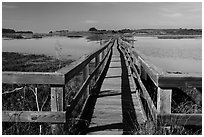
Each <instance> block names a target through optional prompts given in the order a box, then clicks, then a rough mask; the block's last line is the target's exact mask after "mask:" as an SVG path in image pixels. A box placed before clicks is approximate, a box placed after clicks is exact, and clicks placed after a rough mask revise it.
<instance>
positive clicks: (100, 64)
mask: <svg viewBox="0 0 204 137" xmlns="http://www.w3.org/2000/svg"><path fill="white" fill-rule="evenodd" d="M113 44H114V39H111V40H109V41H108V42H107V43H106V44H105V46H103V47H101V48H100V49H98V50H96V51H95V52H92V53H91V54H89V55H84V56H83V57H81V58H80V60H78V61H75V62H73V63H71V64H70V65H68V66H66V67H64V68H62V69H60V70H58V71H56V72H46V73H45V72H2V83H3V84H46V85H50V89H51V91H50V95H51V102H50V104H51V106H50V108H51V111H2V122H41V123H43V122H48V123H52V125H51V130H52V133H53V134H59V132H60V130H59V125H58V124H65V125H66V124H68V123H67V122H68V121H69V119H70V118H71V117H72V115H73V114H72V113H73V111H74V109H75V108H76V107H77V106H80V108H81V109H80V112H79V114H77V116H75V117H80V115H81V113H83V109H84V106H85V105H86V102H87V100H88V98H89V97H90V96H92V94H94V93H92V91H91V90H93V89H91V88H89V86H90V82H91V80H94V81H95V85H93V87H94V86H97V83H98V81H99V80H101V79H100V77H101V75H102V74H103V73H104V70H105V67H107V62H108V61H109V60H110V58H111V55H112V46H113ZM94 59H95V61H93V60H94ZM93 62H95V67H94V70H93V72H92V73H90V72H89V69H90V67H89V65H90V64H91V63H93ZM81 71H82V73H83V84H82V86H81V88H80V89H79V91H77V92H76V94H75V95H74V97H73V98H72V100H71V102H70V103H67V102H69V100H65V93H66V92H71V91H65V86H66V85H67V84H68V82H69V81H70V80H71V79H72V78H73V77H74V76H76V75H78V74H79V73H80V72H81ZM41 92H43V91H41ZM65 127H66V126H65ZM65 130H68V129H65Z"/></svg>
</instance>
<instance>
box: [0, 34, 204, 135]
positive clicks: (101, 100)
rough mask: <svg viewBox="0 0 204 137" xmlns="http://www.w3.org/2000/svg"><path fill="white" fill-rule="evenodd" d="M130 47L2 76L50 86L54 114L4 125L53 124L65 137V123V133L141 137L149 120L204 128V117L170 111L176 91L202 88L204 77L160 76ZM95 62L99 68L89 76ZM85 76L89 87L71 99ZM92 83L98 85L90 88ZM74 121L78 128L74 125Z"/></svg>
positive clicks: (117, 42)
mask: <svg viewBox="0 0 204 137" xmlns="http://www.w3.org/2000/svg"><path fill="white" fill-rule="evenodd" d="M130 47H131V45H130V44H128V43H126V42H125V41H123V40H122V38H119V37H118V38H117V37H116V38H112V39H110V40H109V41H108V42H107V44H106V45H105V46H102V47H101V48H100V49H98V50H96V51H94V52H92V53H90V55H87V56H84V58H81V59H80V60H78V61H75V62H73V63H71V64H70V65H68V66H66V67H64V68H61V69H60V70H58V71H57V72H53V73H50V72H49V73H48V72H46V73H44V72H42V73H41V72H3V75H2V80H3V81H2V83H6V84H42V85H43V84H47V85H50V87H51V88H50V89H51V92H50V96H51V101H50V108H51V111H3V113H2V119H3V122H39V123H51V124H52V125H51V132H52V134H61V133H62V132H61V130H60V129H61V125H58V124H64V131H66V132H67V133H66V134H88V135H126V134H127V135H128V134H137V133H139V130H138V129H139V128H138V127H140V128H141V125H144V124H145V123H146V122H148V121H152V122H157V123H158V122H160V123H159V124H161V125H163V126H164V125H190V126H192V125H196V126H202V114H195V113H192V114H182V113H172V112H171V108H172V107H171V102H172V91H173V90H174V89H175V88H178V87H186V83H188V84H189V85H191V86H192V87H195V88H197V89H202V77H196V76H194V77H191V76H190V77H189V76H187V75H181V74H167V73H165V72H159V71H157V70H156V69H155V67H154V66H152V65H151V64H148V63H147V62H146V61H145V60H144V59H143V58H142V57H141V56H140V55H139V54H138V53H137V52H136V51H133V50H132V49H131V48H130ZM92 60H95V68H94V71H93V72H91V73H90V72H89V65H90V63H91V61H92ZM92 67H93V66H92ZM81 71H82V75H83V80H84V82H83V84H82V85H81V87H80V89H79V90H78V91H75V92H77V93H76V94H75V95H74V97H72V95H71V94H70V95H66V93H71V92H70V91H71V90H70V89H68V88H66V85H67V84H69V83H68V82H69V81H70V80H72V79H73V77H74V76H76V75H78V74H79V72H81ZM91 82H93V83H94V85H93V86H92V87H91V88H89V85H90V84H91ZM147 84H150V85H148V86H147ZM145 85H146V86H145ZM150 86H151V87H150ZM35 89H37V87H36V88H35ZM198 91H199V90H198ZM200 91H201V90H200ZM177 92H181V91H177ZM150 95H151V96H150ZM65 96H68V97H69V98H70V99H71V100H68V99H69V98H68V99H67V98H65ZM155 99H156V100H155ZM67 101H70V103H69V104H68V105H66V102H67ZM155 102H156V103H155ZM172 119H173V120H174V121H175V122H176V123H172ZM177 119H179V120H177ZM70 120H73V121H74V120H75V121H74V122H76V123H74V124H73V125H71V124H70ZM147 120H148V121H147ZM161 121H162V123H161ZM69 126H71V127H69ZM156 127H157V125H156V126H154V128H156ZM70 129H71V130H70ZM151 130H152V129H151Z"/></svg>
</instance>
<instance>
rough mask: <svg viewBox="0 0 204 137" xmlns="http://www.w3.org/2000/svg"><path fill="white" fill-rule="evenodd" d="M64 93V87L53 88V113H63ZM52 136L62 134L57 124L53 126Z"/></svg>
mask: <svg viewBox="0 0 204 137" xmlns="http://www.w3.org/2000/svg"><path fill="white" fill-rule="evenodd" d="M63 103H64V93H63V87H54V86H53V87H51V111H53V112H59V111H63V107H64V104H63ZM51 132H52V134H60V132H61V131H60V126H59V125H57V124H52V125H51Z"/></svg>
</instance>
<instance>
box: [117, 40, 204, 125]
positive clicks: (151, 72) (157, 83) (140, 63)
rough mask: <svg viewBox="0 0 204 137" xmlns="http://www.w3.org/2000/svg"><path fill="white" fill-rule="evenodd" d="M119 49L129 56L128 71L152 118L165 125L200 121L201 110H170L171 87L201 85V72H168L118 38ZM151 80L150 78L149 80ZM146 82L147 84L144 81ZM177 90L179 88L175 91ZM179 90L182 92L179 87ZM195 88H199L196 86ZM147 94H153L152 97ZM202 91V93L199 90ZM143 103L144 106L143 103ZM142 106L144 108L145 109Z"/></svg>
mask: <svg viewBox="0 0 204 137" xmlns="http://www.w3.org/2000/svg"><path fill="white" fill-rule="evenodd" d="M118 42H119V45H120V49H121V51H122V52H123V54H124V56H125V58H126V60H128V64H129V67H130V68H131V73H132V75H133V77H134V80H135V83H136V86H137V87H136V89H135V90H139V91H140V97H141V98H142V99H144V100H145V102H146V105H147V108H148V112H146V114H147V113H150V116H151V118H152V119H153V120H154V121H155V122H157V123H160V124H161V123H162V125H163V124H165V125H196V126H201V125H202V114H180V113H172V112H171V109H172V106H171V104H172V90H173V89H175V88H181V87H185V88H186V87H195V88H198V89H201V88H202V76H198V75H193V76H191V75H184V74H168V73H166V72H164V71H161V70H160V69H157V68H156V67H155V66H154V65H153V64H151V63H150V62H148V61H147V60H144V59H143V57H142V56H141V55H140V54H138V53H137V51H135V50H134V51H133V50H132V45H130V44H129V43H127V42H125V41H123V40H122V39H119V41H118ZM148 81H151V82H148ZM145 83H146V84H145ZM148 85H151V86H152V85H153V87H152V88H153V89H152V90H149V91H148V90H147V86H148ZM177 92H178V91H177ZM179 92H183V91H181V90H179ZM197 92H201V91H200V90H198V91H197ZM150 94H153V95H155V98H156V100H155V101H154V100H153V98H152V96H150ZM200 94H202V93H200ZM144 107H145V106H144ZM144 110H145V109H144Z"/></svg>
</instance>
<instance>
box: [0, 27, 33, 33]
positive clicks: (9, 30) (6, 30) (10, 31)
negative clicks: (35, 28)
mask: <svg viewBox="0 0 204 137" xmlns="http://www.w3.org/2000/svg"><path fill="white" fill-rule="evenodd" d="M2 33H32V34H33V32H32V31H15V30H14V29H4V28H3V29H2Z"/></svg>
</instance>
